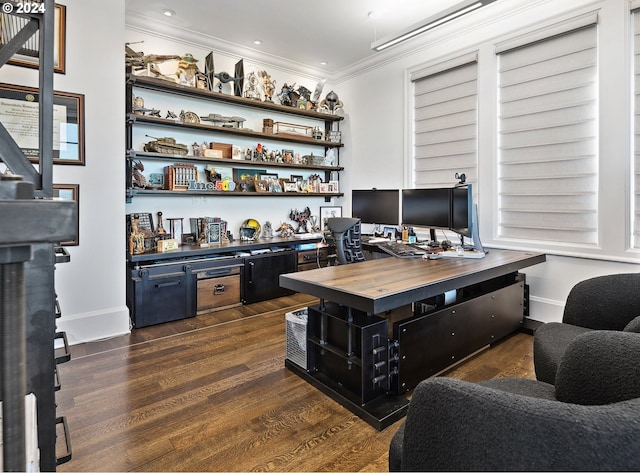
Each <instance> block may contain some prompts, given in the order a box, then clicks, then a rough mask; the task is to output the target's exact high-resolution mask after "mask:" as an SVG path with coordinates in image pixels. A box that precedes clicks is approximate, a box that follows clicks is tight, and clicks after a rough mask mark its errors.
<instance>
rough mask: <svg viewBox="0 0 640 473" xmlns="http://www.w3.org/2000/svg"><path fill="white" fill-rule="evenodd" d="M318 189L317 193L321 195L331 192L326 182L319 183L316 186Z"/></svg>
mask: <svg viewBox="0 0 640 473" xmlns="http://www.w3.org/2000/svg"><path fill="white" fill-rule="evenodd" d="M318 188H319V191H320V192H321V193H323V194H327V193H329V192H332V191H330V190H329V183H328V182H321V183H320V184H318Z"/></svg>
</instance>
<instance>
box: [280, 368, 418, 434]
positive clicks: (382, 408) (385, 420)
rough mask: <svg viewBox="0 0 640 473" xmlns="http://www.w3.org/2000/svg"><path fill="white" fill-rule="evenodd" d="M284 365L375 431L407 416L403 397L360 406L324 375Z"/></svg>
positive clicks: (399, 396) (388, 396) (375, 401)
mask: <svg viewBox="0 0 640 473" xmlns="http://www.w3.org/2000/svg"><path fill="white" fill-rule="evenodd" d="M284 363H285V366H286V367H287V368H288V369H290V370H291V371H292V372H294V373H295V374H297V375H298V376H300V377H301V378H302V379H304V380H305V381H307V382H308V383H309V384H311V385H312V386H314V387H315V388H317V389H319V390H320V391H322V392H323V393H324V394H326V395H327V396H329V397H330V398H331V399H333V400H334V401H336V402H337V403H338V404H340V405H341V406H343V407H345V408H346V409H348V410H349V411H350V412H352V413H354V414H355V415H357V416H358V417H360V418H361V419H362V420H364V421H365V422H366V423H367V424H369V425H371V426H372V427H374V428H375V429H377V430H383V429H385V428H387V427H389V426H390V425H392V424H393V423H395V422H396V421H398V420H400V419H402V418H403V417H404V416H406V415H407V409H408V408H409V400H408V399H407V398H406V397H405V396H403V395H396V394H388V395H386V396H381V397H378V398H376V399H374V400H372V401H369V402H367V403H366V404H364V405H362V404H360V403H358V402H356V401H354V400H352V399H351V398H352V395H351V393H350V392H349V391H348V390H346V389H344V388H342V387H341V386H340V384H339V383H337V382H335V381H334V380H332V379H331V378H329V377H327V376H326V375H324V374H322V373H320V372H315V373H310V372H308V371H307V370H305V369H303V368H301V367H300V366H298V365H296V364H295V363H293V362H291V361H289V360H285V361H284Z"/></svg>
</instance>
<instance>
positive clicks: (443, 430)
mask: <svg viewBox="0 0 640 473" xmlns="http://www.w3.org/2000/svg"><path fill="white" fill-rule="evenodd" d="M639 361H640V334H636V333H628V332H615V331H593V332H590V333H585V334H581V335H579V336H577V337H576V339H575V340H574V341H572V342H571V343H570V344H569V347H568V348H567V350H566V352H565V354H564V355H563V357H562V360H561V362H560V365H559V367H558V374H557V379H556V384H555V386H554V385H551V384H548V383H544V382H541V381H537V380H530V379H516V378H503V379H494V380H490V381H485V382H482V383H478V384H474V383H469V382H466V381H461V380H456V379H450V378H440V377H439V378H431V379H428V380H425V381H422V382H421V383H420V384H419V385H418V386H417V387H416V388H415V390H414V393H413V396H412V398H411V402H410V404H409V411H408V413H407V417H406V420H405V422H404V423H403V425H402V426H401V427H400V429H399V430H398V432H397V433H396V434H395V436H394V438H393V439H392V442H391V447H390V450H389V470H390V471H438V470H448V471H454V470H466V471H483V470H485V471H486V470H493V471H523V470H527V471H558V470H562V471H586V470H597V471H603V470H616V471H625V470H640V454H639V452H640V362H639Z"/></svg>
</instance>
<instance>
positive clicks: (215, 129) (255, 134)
mask: <svg viewBox="0 0 640 473" xmlns="http://www.w3.org/2000/svg"><path fill="white" fill-rule="evenodd" d="M127 122H128V123H129V124H132V125H133V124H137V123H146V124H149V125H160V126H163V127H165V126H168V127H177V128H187V129H190V130H199V131H207V132H212V133H225V134H229V135H234V136H243V137H248V138H255V139H258V140H272V141H286V142H288V143H300V144H306V145H311V146H324V147H325V148H340V147H342V143H336V142H333V141H326V140H314V139H313V138H295V137H292V136H291V135H287V136H281V135H277V134H274V133H263V132H261V131H253V130H250V129H248V128H246V129H245V128H228V127H223V126H215V125H207V124H204V123H183V122H181V121H177V120H172V119H170V118H159V117H150V116H148V115H136V114H135V113H130V114H129V115H127Z"/></svg>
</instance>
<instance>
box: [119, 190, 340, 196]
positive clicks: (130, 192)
mask: <svg viewBox="0 0 640 473" xmlns="http://www.w3.org/2000/svg"><path fill="white" fill-rule="evenodd" d="M196 195H198V196H215V197H307V198H309V197H342V196H344V194H343V193H341V192H236V191H231V192H225V191H204V190H203V191H170V190H165V189H137V188H129V189H127V198H131V197H143V196H153V197H184V196H196Z"/></svg>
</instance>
